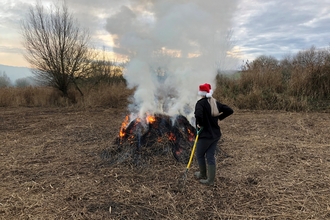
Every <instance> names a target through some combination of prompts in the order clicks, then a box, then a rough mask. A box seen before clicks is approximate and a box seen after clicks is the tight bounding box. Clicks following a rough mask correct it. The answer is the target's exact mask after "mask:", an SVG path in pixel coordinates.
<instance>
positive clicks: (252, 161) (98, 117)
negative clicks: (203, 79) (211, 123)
mask: <svg viewBox="0 0 330 220" xmlns="http://www.w3.org/2000/svg"><path fill="white" fill-rule="evenodd" d="M125 115H126V112H125V111H124V110H122V109H112V108H85V109H81V108H80V109H74V108H37V107H33V108H23V107H16V108H11V107H6V108H0V146H1V150H0V171H1V172H0V174H1V181H0V195H1V196H0V219H6V220H7V219H299V220H302V219H322V220H323V219H330V141H329V140H330V132H329V128H330V114H329V113H292V112H291V113H290V112H277V111H257V112H256V111H254V112H252V111H236V112H235V113H234V114H233V115H232V116H230V117H229V118H227V119H226V120H224V121H222V122H220V126H221V127H222V132H223V137H222V140H223V141H222V142H221V143H219V145H220V147H221V149H222V150H223V151H224V152H226V153H227V154H228V155H230V157H224V156H223V155H221V154H219V155H218V156H217V168H218V169H217V176H216V184H215V186H214V187H207V186H202V185H200V184H199V182H198V181H197V180H195V179H194V177H193V173H194V172H195V171H196V170H197V164H196V161H193V164H192V167H191V169H190V170H189V173H188V179H187V181H186V184H185V188H183V189H181V188H179V187H178V186H179V182H180V178H181V177H182V175H183V173H184V171H185V167H186V164H182V163H179V162H177V161H176V160H175V159H174V157H173V156H172V155H163V156H155V157H153V158H150V164H146V165H145V166H142V167H134V166H132V165H130V164H128V163H122V164H115V165H110V164H109V163H107V161H106V160H104V159H102V158H101V157H100V154H101V152H102V150H104V149H108V148H112V147H115V146H113V140H114V139H115V137H116V136H117V135H118V132H119V129H120V126H121V123H122V121H123V120H124V117H125Z"/></svg>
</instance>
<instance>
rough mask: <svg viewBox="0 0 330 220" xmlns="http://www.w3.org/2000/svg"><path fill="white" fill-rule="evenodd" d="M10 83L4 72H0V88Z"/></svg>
mask: <svg viewBox="0 0 330 220" xmlns="http://www.w3.org/2000/svg"><path fill="white" fill-rule="evenodd" d="M10 85H11V82H10V78H9V77H8V76H7V74H6V72H5V71H3V73H1V72H0V88H5V87H9V86H10Z"/></svg>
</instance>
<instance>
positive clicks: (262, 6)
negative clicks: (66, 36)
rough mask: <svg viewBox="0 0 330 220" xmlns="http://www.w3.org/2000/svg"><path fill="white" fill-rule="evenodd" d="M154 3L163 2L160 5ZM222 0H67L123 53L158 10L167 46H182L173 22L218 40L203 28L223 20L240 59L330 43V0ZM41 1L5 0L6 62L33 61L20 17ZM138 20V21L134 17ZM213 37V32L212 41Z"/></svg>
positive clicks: (0, 49)
mask: <svg viewBox="0 0 330 220" xmlns="http://www.w3.org/2000/svg"><path fill="white" fill-rule="evenodd" d="M50 2H53V1H48V0H42V4H45V5H49V3H50ZM150 2H153V4H151V3H150ZM154 2H159V4H155V3H154ZM161 2H162V4H161ZM191 2H199V3H202V4H197V6H198V7H200V9H201V10H196V8H194V6H191V7H188V8H189V10H190V11H193V12H194V14H195V15H196V16H189V15H191V14H189V12H187V11H185V10H186V9H184V10H182V11H180V6H179V4H188V3H191ZM216 2H217V3H214V1H211V0H203V1H200V0H193V1H187V0H177V1H175V0H167V1H163V0H156V1H151V0H111V1H106V0H93V1H90V0H67V4H68V8H69V10H70V11H71V12H72V13H73V14H74V17H75V18H77V20H78V22H79V24H80V25H81V26H83V27H86V28H88V29H89V31H90V33H91V35H92V44H93V45H94V46H95V47H96V48H99V49H102V48H103V47H104V48H105V50H106V51H109V52H110V51H114V52H115V53H117V54H119V55H128V54H127V53H129V51H130V50H131V49H136V48H135V47H136V45H137V44H141V43H142V44H143V42H141V41H139V42H135V43H132V42H130V43H129V42H128V39H129V37H128V36H132V35H130V34H129V33H128V32H129V30H139V33H138V36H139V37H140V38H139V39H141V36H142V35H143V33H142V32H143V31H145V32H147V31H149V34H148V37H150V36H151V34H150V30H151V29H148V30H146V29H147V28H148V27H149V28H150V26H152V25H153V23H154V24H155V14H157V16H162V15H164V16H162V20H161V22H159V23H156V24H157V25H158V26H159V27H161V28H153V29H152V32H153V34H152V38H153V43H155V44H156V45H157V46H161V44H162V43H163V44H164V45H166V46H167V48H170V47H171V48H175V47H176V46H179V45H176V43H177V44H178V43H182V42H184V41H180V40H177V38H176V37H178V34H177V33H174V34H173V31H174V29H175V28H173V27H175V26H173V25H170V26H169V23H170V22H172V23H175V22H176V21H178V23H177V24H176V25H177V26H182V27H183V26H185V27H187V28H183V29H182V31H186V33H187V34H190V36H192V35H194V36H196V39H195V40H196V41H198V40H200V39H203V40H204V41H205V42H207V41H212V39H213V41H214V39H216V38H217V33H218V32H216V33H211V31H212V30H210V29H205V30H204V28H203V27H207V26H212V25H217V24H218V23H219V24H221V25H219V27H218V28H217V29H215V30H216V31H220V32H221V31H222V32H228V30H229V29H230V30H231V31H232V34H231V37H230V40H229V42H230V44H231V46H229V47H227V49H228V50H230V51H227V52H226V54H227V55H228V54H230V55H232V56H235V57H237V58H238V60H240V61H239V62H242V60H247V59H248V60H253V59H255V58H256V57H257V56H260V55H267V56H274V57H275V58H277V59H281V58H283V57H284V56H286V55H289V54H295V53H296V52H298V51H301V50H304V49H308V48H310V47H311V46H313V45H314V46H316V47H317V48H324V47H328V46H329V43H330V0H317V1H315V0H291V1H288V0H237V1H235V0H233V1H226V0H219V1H216ZM229 2H230V3H229ZM35 3H36V1H35V0H0V64H4V65H11V66H29V64H28V63H26V61H25V60H24V58H23V56H22V52H23V49H22V47H21V42H22V39H21V36H20V34H19V31H20V22H21V21H22V20H24V19H25V18H26V13H27V9H28V7H29V6H30V5H32V4H35ZM165 3H166V4H165ZM212 4H215V5H212ZM173 5H176V7H173ZM126 6H127V7H126ZM207 7H209V8H207ZM210 9H212V10H210ZM224 9H225V10H224ZM166 10H172V11H175V10H177V11H179V12H180V14H181V15H185V14H187V19H186V20H184V19H183V20H180V19H179V20H180V21H179V20H176V19H178V15H176V14H174V15H173V14H168V13H166ZM205 11H206V12H211V13H213V15H212V16H211V17H210V18H211V19H213V20H212V21H211V20H210V18H208V17H207V16H208V15H207V14H206V13H204V14H203V12H205ZM132 12H133V13H132ZM165 14H166V15H165ZM219 14H221V15H222V16H220V15H219ZM133 20H134V22H131V21H133ZM137 21H138V22H137ZM167 22H169V23H167ZM195 24H196V26H195V32H193V31H192V28H194V25H195ZM148 25H149V26H148ZM188 26H189V27H190V29H188ZM221 28H222V29H221ZM196 29H198V30H196ZM178 30H180V28H179V29H178ZM156 31H157V33H155V32H156ZM199 32H204V33H206V34H204V35H203V34H200V33H199ZM207 34H208V35H207ZM212 34H213V36H212ZM112 36H117V37H118V36H119V37H120V36H122V38H120V39H118V38H115V39H114V38H112ZM207 36H209V37H210V36H211V37H210V39H209V40H208V39H207ZM181 37H182V36H181ZM218 37H220V38H225V35H224V34H223V33H220V34H219V35H218ZM197 38H198V39H197ZM155 39H156V40H155ZM170 41H171V43H170ZM121 46H123V47H122V48H121ZM185 46H186V47H182V48H180V49H181V50H182V51H184V50H185V49H187V51H186V52H187V54H188V53H189V54H193V53H194V52H193V51H195V52H196V48H193V49H192V48H189V50H188V46H192V44H189V45H185ZM130 47H131V48H130ZM215 48H216V49H217V48H219V51H220V50H224V49H223V47H221V45H216V47H215ZM146 52H148V51H146Z"/></svg>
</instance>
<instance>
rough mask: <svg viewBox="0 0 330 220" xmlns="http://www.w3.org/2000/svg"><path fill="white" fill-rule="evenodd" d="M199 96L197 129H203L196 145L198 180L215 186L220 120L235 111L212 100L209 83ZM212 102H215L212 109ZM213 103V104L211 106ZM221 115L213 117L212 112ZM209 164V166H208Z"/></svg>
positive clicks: (199, 92) (196, 115) (196, 110)
mask: <svg viewBox="0 0 330 220" xmlns="http://www.w3.org/2000/svg"><path fill="white" fill-rule="evenodd" d="M198 94H199V95H200V96H201V99H199V100H198V101H197V103H196V105H195V113H194V114H195V119H196V128H197V129H202V130H200V133H199V138H198V141H197V144H196V157H197V161H198V166H199V172H196V173H195V176H196V177H197V179H199V180H200V182H201V183H202V184H205V185H214V179H215V174H216V162H215V151H216V148H217V144H218V141H219V140H220V138H221V130H220V126H219V124H218V120H220V121H221V120H223V119H225V118H226V117H228V116H229V115H231V114H233V113H234V111H233V109H231V108H230V107H229V106H227V105H224V104H222V103H220V102H218V101H216V100H215V99H214V98H212V94H213V90H212V89H211V85H210V84H208V83H205V84H202V85H200V86H199V91H198ZM212 101H214V102H215V105H213V107H212V108H217V109H211V106H212ZM210 103H211V104H210ZM214 111H217V112H218V113H219V114H217V115H216V116H212V112H214ZM206 163H207V164H206Z"/></svg>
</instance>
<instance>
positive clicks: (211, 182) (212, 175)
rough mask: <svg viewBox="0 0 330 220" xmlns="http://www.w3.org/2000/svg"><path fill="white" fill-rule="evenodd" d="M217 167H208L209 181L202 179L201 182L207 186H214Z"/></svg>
mask: <svg viewBox="0 0 330 220" xmlns="http://www.w3.org/2000/svg"><path fill="white" fill-rule="evenodd" d="M215 170H216V169H215V165H208V166H207V179H206V180H204V179H201V180H200V181H199V182H201V183H202V184H205V185H210V186H213V185H214V179H215Z"/></svg>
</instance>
